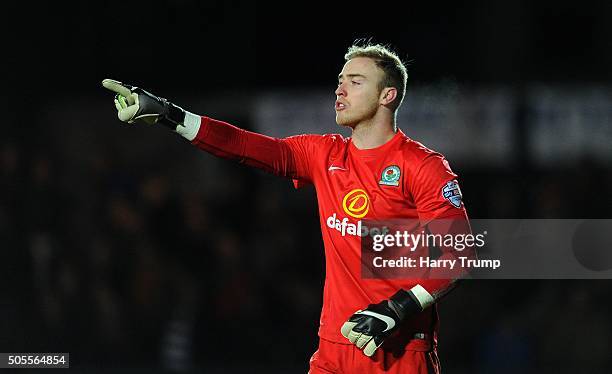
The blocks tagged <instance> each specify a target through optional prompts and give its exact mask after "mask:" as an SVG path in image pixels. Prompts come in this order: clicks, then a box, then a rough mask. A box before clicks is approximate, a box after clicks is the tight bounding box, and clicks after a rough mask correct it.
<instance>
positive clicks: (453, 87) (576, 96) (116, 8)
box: [0, 0, 612, 373]
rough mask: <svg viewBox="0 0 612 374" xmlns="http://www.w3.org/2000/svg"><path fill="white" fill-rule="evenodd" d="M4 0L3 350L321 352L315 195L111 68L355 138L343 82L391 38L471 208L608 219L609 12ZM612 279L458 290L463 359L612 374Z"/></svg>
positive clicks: (488, 367) (212, 359) (174, 360)
mask: <svg viewBox="0 0 612 374" xmlns="http://www.w3.org/2000/svg"><path fill="white" fill-rule="evenodd" d="M3 8H4V9H3V12H2V15H1V16H0V17H2V24H1V26H0V27H2V32H3V45H2V50H3V53H2V66H3V72H4V78H3V85H4V90H2V93H1V95H2V101H1V104H0V105H1V106H2V108H3V113H4V116H3V119H2V136H1V137H0V189H1V191H0V246H1V250H0V256H1V257H0V263H1V264H2V265H1V266H2V271H1V272H0V273H1V274H2V276H3V282H2V288H3V289H4V290H3V292H2V297H1V298H0V300H1V304H0V329H1V331H2V334H1V337H0V351H1V352H49V351H51V352H70V354H71V367H72V370H74V371H78V370H79V369H80V370H81V371H83V372H101V373H106V372H120V371H121V370H124V371H126V372H135V371H142V372H149V373H150V372H155V371H159V372H163V371H177V372H186V371H187V372H189V371H197V372H223V373H229V372H262V373H277V372H278V373H281V372H288V373H289V372H296V373H297V372H306V371H307V364H308V359H309V357H310V355H311V354H312V353H313V352H314V350H315V349H316V344H317V336H316V332H317V327H318V318H319V311H320V307H321V297H322V284H323V277H324V274H323V261H324V258H323V248H322V240H321V236H320V231H319V226H318V217H317V208H316V196H315V193H314V191H313V189H312V188H310V189H304V190H299V191H295V190H293V188H292V187H291V184H290V183H289V181H284V180H280V179H278V178H275V177H273V176H269V175H266V174H263V173H262V172H259V171H257V170H251V169H248V168H246V167H243V166H240V165H238V164H235V163H232V162H230V161H225V160H219V159H216V158H214V157H212V156H210V155H207V154H205V153H202V152H200V151H198V150H197V149H195V148H194V147H192V146H190V145H189V144H188V143H186V142H185V141H183V140H182V139H180V138H179V137H178V136H176V135H174V134H170V133H168V132H167V131H166V130H165V129H161V128H143V127H136V126H135V127H129V126H124V125H122V124H121V123H120V122H119V121H118V120H117V118H116V111H115V109H114V106H113V103H112V94H110V93H109V92H105V91H104V90H103V89H102V88H101V86H100V81H101V80H102V79H104V78H114V79H118V80H122V81H125V82H129V83H132V84H135V85H141V86H143V87H145V88H147V89H149V90H151V91H152V92H155V93H157V94H159V95H161V96H164V97H168V98H170V99H172V100H173V101H174V102H176V103H178V104H179V105H182V106H183V107H185V108H187V109H189V110H190V111H192V112H196V113H199V114H205V115H209V116H213V117H216V118H219V119H224V120H227V121H229V122H231V123H233V124H235V125H237V126H240V127H243V128H247V129H251V130H255V131H260V132H263V133H266V134H268V135H274V136H286V135H290V134H297V133H302V132H303V133H309V132H319V133H320V132H343V133H344V134H345V135H346V134H347V133H346V132H345V131H344V130H343V129H339V128H337V127H336V125H335V122H334V119H333V116H334V113H333V102H334V94H333V91H334V89H335V85H336V76H337V74H338V72H339V71H340V70H341V67H342V64H343V55H344V52H345V51H346V49H347V47H348V46H349V45H350V44H351V43H352V42H353V41H354V40H356V39H358V38H369V37H371V38H373V41H377V42H383V43H390V44H391V45H392V46H394V47H395V49H396V50H397V51H398V53H399V54H400V56H401V57H402V59H404V60H405V61H407V62H410V63H409V66H408V70H409V75H410V78H409V83H408V88H407V90H408V93H407V97H406V100H405V102H404V105H403V108H402V110H401V112H400V115H399V126H400V127H401V128H402V129H403V130H404V132H405V133H406V134H408V135H409V136H411V137H413V138H415V139H417V140H420V141H422V142H424V143H425V144H426V145H428V146H429V147H431V148H434V149H436V150H439V151H441V152H442V153H444V154H446V155H447V157H448V158H449V159H450V161H451V165H452V166H453V169H454V170H455V172H456V173H457V174H459V175H460V177H461V178H460V181H461V184H462V190H463V194H464V199H465V202H466V206H467V208H468V212H469V214H470V216H471V217H473V218H491V219H494V218H606V217H607V218H609V216H610V214H609V209H610V208H611V207H612V204H611V203H612V197H611V194H610V192H609V191H610V186H611V185H612V173H611V171H612V168H611V166H610V165H611V161H612V105H611V104H612V69H611V68H610V66H612V22H610V20H611V19H612V3H611V2H607V1H598V2H597V1H586V2H578V3H577V2H574V1H566V0H562V1H554V2H553V1H537V2H535V1H526V0H515V1H510V0H504V1H493V2H491V1H482V0H481V1H474V2H469V3H462V2H454V3H452V4H450V3H449V5H447V6H446V7H445V6H443V4H441V3H432V4H429V5H427V4H424V3H407V4H405V5H403V6H400V5H398V4H394V3H380V2H379V3H374V2H371V3H367V4H366V3H364V4H358V3H350V2H349V3H346V2H345V3H339V4H335V5H331V4H322V3H321V4H316V3H314V2H303V3H301V2H291V3H283V4H282V5H278V6H273V5H262V4H258V3H256V2H247V1H206V2H200V1H193V0H174V1H159V0H158V1H148V2H119V3H118V2H110V1H97V2H61V3H60V2H48V3H43V4H36V3H18V2H10V3H6V4H4V5H3ZM608 250H612V249H608ZM611 291H612V283H611V282H610V281H586V280H546V281H543V280H520V281H516V280H514V281H470V282H465V283H464V284H463V285H462V286H461V287H460V288H458V289H457V290H455V291H454V292H453V293H451V294H450V295H449V296H448V297H447V298H446V299H445V300H443V301H442V302H441V307H440V310H441V336H440V355H441V359H442V367H443V369H444V372H446V373H516V372H523V373H536V372H537V373H548V372H550V373H566V372H567V373H570V372H571V373H606V372H610V371H612V347H611V343H612V321H611V320H610V312H612V310H611V309H612V308H611V302H610V299H609V295H610V294H611ZM271 312H274V315H275V317H274V319H273V318H270V317H269V315H270V313H271ZM278 316H281V318H280V319H279V318H278ZM24 372H25V371H24Z"/></svg>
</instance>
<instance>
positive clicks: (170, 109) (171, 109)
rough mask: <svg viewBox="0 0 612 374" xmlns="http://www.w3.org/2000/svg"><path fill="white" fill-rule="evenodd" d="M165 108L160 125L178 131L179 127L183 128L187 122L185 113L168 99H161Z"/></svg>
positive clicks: (160, 117)
mask: <svg viewBox="0 0 612 374" xmlns="http://www.w3.org/2000/svg"><path fill="white" fill-rule="evenodd" d="M161 100H162V102H163V106H164V111H163V113H162V114H161V115H160V116H159V120H158V123H160V124H162V125H164V126H166V127H168V128H169V129H170V130H173V131H176V128H177V127H178V126H183V123H184V122H185V111H184V110H183V108H181V107H179V106H176V105H174V104H172V103H171V102H169V101H168V100H166V99H161Z"/></svg>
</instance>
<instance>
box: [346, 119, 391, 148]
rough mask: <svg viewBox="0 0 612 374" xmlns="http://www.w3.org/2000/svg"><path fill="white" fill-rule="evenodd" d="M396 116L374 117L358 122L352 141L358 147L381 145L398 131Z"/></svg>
mask: <svg viewBox="0 0 612 374" xmlns="http://www.w3.org/2000/svg"><path fill="white" fill-rule="evenodd" d="M396 131H397V130H396V127H395V120H394V118H377V116H374V117H373V118H371V119H369V120H367V121H363V122H360V123H358V124H357V125H356V126H355V127H354V128H353V133H352V135H351V138H352V142H353V144H354V145H355V147H357V149H371V148H376V147H380V146H381V145H383V144H385V143H386V142H388V141H389V140H391V139H392V138H393V136H394V135H395V133H396Z"/></svg>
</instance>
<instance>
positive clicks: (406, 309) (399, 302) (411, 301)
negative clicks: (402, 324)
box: [389, 289, 422, 320]
mask: <svg viewBox="0 0 612 374" xmlns="http://www.w3.org/2000/svg"><path fill="white" fill-rule="evenodd" d="M389 306H390V307H391V308H393V310H394V311H395V312H396V313H397V315H398V317H399V318H400V320H403V319H404V318H406V317H407V316H411V315H415V314H417V313H419V312H421V311H422V309H421V305H420V304H419V303H418V301H417V300H416V299H415V297H414V295H412V293H411V292H409V291H405V290H403V289H400V290H399V291H397V292H396V293H395V295H393V296H391V299H389Z"/></svg>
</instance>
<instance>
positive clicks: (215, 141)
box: [191, 117, 298, 178]
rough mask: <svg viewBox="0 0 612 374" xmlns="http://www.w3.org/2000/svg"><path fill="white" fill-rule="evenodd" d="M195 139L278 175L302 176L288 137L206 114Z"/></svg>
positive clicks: (215, 152)
mask: <svg viewBox="0 0 612 374" xmlns="http://www.w3.org/2000/svg"><path fill="white" fill-rule="evenodd" d="M191 142H192V144H193V145H195V146H196V147H198V148H200V149H202V150H204V151H207V152H209V153H211V154H213V155H215V156H218V157H223V158H227V159H235V160H238V161H239V162H241V163H244V164H246V165H249V166H254V167H257V168H260V169H263V170H265V171H267V172H270V173H272V174H275V175H279V176H283V177H289V178H295V177H298V172H297V166H296V160H295V156H294V152H293V150H292V148H291V146H290V145H289V144H288V142H287V141H286V140H285V139H278V138H273V137H270V136H266V135H262V134H257V133H254V132H250V131H246V130H243V129H240V128H238V127H236V126H233V125H230V124H229V123H225V122H222V121H218V120H214V119H212V118H208V117H202V122H201V126H200V129H199V131H198V134H197V135H196V137H195V138H194V139H193V140H192V141H191Z"/></svg>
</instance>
